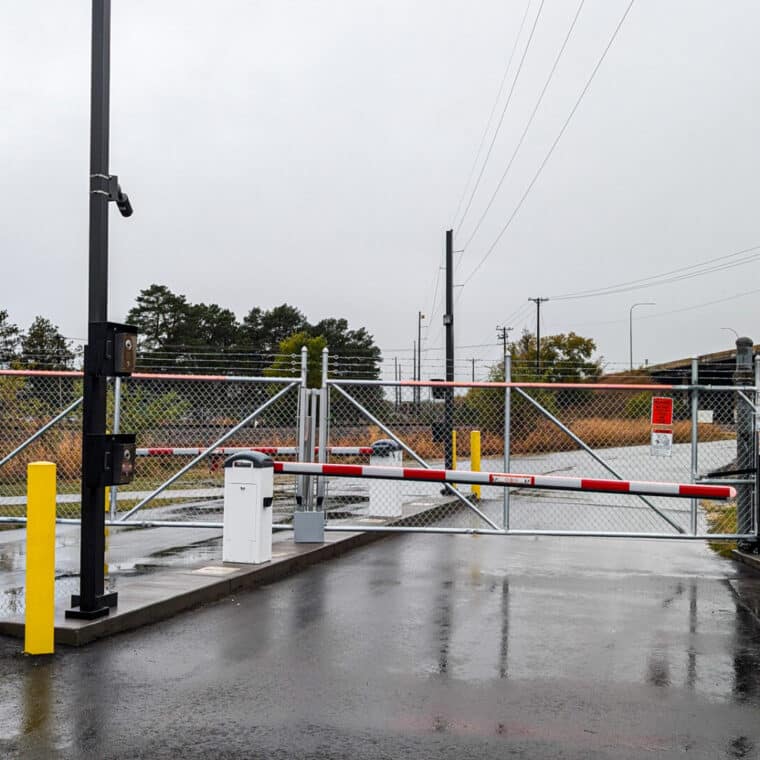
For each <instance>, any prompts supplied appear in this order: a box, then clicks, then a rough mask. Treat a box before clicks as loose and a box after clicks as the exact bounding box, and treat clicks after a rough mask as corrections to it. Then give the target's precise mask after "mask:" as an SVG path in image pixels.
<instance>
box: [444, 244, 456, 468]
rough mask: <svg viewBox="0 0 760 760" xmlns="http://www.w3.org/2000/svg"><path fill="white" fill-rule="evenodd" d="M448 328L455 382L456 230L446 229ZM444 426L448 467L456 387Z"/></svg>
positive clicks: (450, 374) (449, 373)
mask: <svg viewBox="0 0 760 760" xmlns="http://www.w3.org/2000/svg"><path fill="white" fill-rule="evenodd" d="M443 326H444V328H445V330H446V382H447V383H453V382H454V230H446V313H445V314H444V315H443ZM444 428H445V435H446V440H445V442H444V455H445V460H446V469H447V470H450V469H451V467H452V463H453V447H452V442H451V433H452V431H453V429H454V388H452V387H449V388H446V407H445V411H444Z"/></svg>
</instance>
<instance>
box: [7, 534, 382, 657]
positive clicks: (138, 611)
mask: <svg viewBox="0 0 760 760" xmlns="http://www.w3.org/2000/svg"><path fill="white" fill-rule="evenodd" d="M383 537H384V536H383V534H382V533H370V534H367V533H344V534H340V535H328V536H326V539H325V542H324V543H322V544H295V543H294V542H293V540H292V534H290V535H289V536H285V535H282V534H280V535H279V536H278V538H279V540H278V541H277V543H276V544H275V546H276V549H277V551H276V552H274V553H273V556H272V561H271V562H265V563H263V564H261V565H241V564H232V563H222V562H221V561H219V562H209V560H208V559H202V560H198V561H197V562H195V563H193V564H192V565H191V566H188V567H183V568H164V569H161V570H159V571H157V572H152V573H150V574H148V575H141V576H136V577H129V576H117V578H116V582H115V583H111V586H110V588H109V590H114V591H117V592H118V594H119V604H118V607H116V608H114V609H112V610H111V612H110V614H109V615H108V616H106V617H103V618H99V619H98V620H70V619H67V618H66V617H65V611H66V608H67V607H68V606H69V605H68V603H66V602H63V603H59V604H57V605H56V611H55V643H56V644H65V645H68V646H82V645H83V644H87V643H89V642H91V641H94V640H95V639H100V638H103V637H104V636H111V635H113V634H115V633H121V632H123V631H128V630H131V629H134V628H138V627H140V626H143V625H148V624H150V623H155V622H157V621H159V620H164V619H166V618H168V617H171V616H172V615H176V614H177V613H178V612H181V611H183V610H187V609H190V608H191V607H196V606H198V605H200V604H204V603H207V602H211V601H214V600H216V599H220V598H221V597H224V596H228V595H229V594H232V593H234V592H236V591H240V590H242V589H252V588H255V587H256V586H260V585H262V584H265V583H271V582H272V581H276V580H279V579H280V578H284V577H286V576H287V575H290V574H291V573H294V572H297V571H299V570H301V569H303V568H305V567H308V566H310V565H313V564H315V563H317V562H321V561H323V560H326V559H330V558H333V557H336V556H339V555H340V554H343V553H345V552H347V551H350V550H351V549H354V548H356V547H358V546H363V545H365V544H367V543H369V542H371V541H376V540H378V539H380V538H383ZM210 568H217V570H216V571H215V572H210V571H209V569H210ZM199 570H205V571H206V572H198V571H199ZM0 633H2V634H7V635H10V636H16V637H23V635H24V621H23V618H22V617H21V616H17V617H15V618H10V619H6V620H2V621H0Z"/></svg>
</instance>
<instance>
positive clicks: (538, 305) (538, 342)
mask: <svg viewBox="0 0 760 760" xmlns="http://www.w3.org/2000/svg"><path fill="white" fill-rule="evenodd" d="M528 300H529V301H533V303H535V304H536V376H537V377H538V376H540V375H541V304H542V303H544V302H545V301H548V300H549V299H548V298H529V299H528Z"/></svg>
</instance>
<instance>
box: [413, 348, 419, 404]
mask: <svg viewBox="0 0 760 760" xmlns="http://www.w3.org/2000/svg"><path fill="white" fill-rule="evenodd" d="M412 378H413V379H414V380H418V379H419V378H418V377H417V341H416V340H413V341H412ZM415 391H416V389H414V390H413V392H412V401H416V399H417V394H416V392H415Z"/></svg>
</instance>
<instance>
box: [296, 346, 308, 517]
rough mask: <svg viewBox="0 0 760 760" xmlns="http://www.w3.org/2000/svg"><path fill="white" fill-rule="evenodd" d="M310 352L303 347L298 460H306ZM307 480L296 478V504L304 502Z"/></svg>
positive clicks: (299, 398)
mask: <svg viewBox="0 0 760 760" xmlns="http://www.w3.org/2000/svg"><path fill="white" fill-rule="evenodd" d="M308 362H309V352H308V350H307V348H306V346H302V347H301V385H300V387H299V389H298V431H297V439H296V440H297V441H298V461H299V462H305V461H307V460H306V414H307V407H308V404H309V396H308V388H307V381H308V369H309V364H308ZM304 484H305V480H304V478H303V476H299V477H297V478H296V504H298V505H300V504H302V503H303V495H304Z"/></svg>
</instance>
